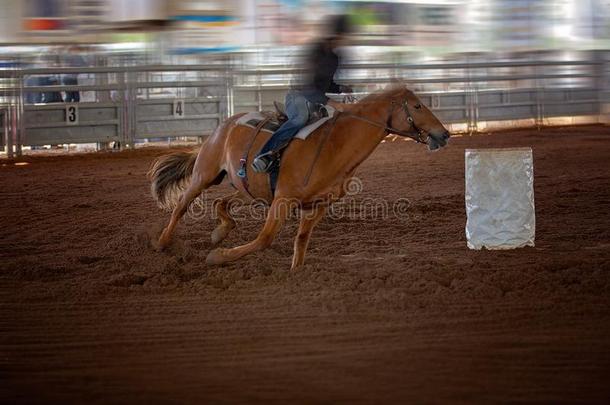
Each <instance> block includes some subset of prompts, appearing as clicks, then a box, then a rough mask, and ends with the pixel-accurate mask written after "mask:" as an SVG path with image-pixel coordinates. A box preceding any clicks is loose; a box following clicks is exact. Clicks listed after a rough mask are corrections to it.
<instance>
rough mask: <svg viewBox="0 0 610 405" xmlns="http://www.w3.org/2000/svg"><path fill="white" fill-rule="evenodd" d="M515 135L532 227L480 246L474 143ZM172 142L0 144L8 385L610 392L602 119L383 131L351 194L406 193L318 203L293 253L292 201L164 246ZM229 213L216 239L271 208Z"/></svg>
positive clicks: (205, 223)
mask: <svg viewBox="0 0 610 405" xmlns="http://www.w3.org/2000/svg"><path fill="white" fill-rule="evenodd" d="M513 146H531V147H532V148H533V150H534V162H535V193H536V194H535V198H536V216H537V235H536V236H537V238H536V247H535V248H524V249H518V250H513V251H471V250H469V249H467V247H466V241H465V235H464V226H465V222H466V214H465V209H464V149H465V148H482V147H513ZM163 153H167V150H161V149H144V150H138V151H132V152H121V153H100V154H88V155H76V156H52V157H29V158H24V159H23V161H25V162H28V163H29V164H27V165H19V166H16V165H14V164H13V163H14V162H9V161H6V160H4V161H0V164H1V166H0V191H1V193H2V194H1V195H2V198H1V200H0V201H1V203H0V224H1V228H0V257H1V259H0V287H1V289H0V294H1V296H0V302H1V306H0V331H1V333H0V402H3V403H42V402H53V403H85V402H88V403H98V402H105V403H126V402H136V401H141V402H149V403H185V402H189V403H203V402H214V403H233V402H259V403H276V402H288V401H290V402H304V403H312V402H323V403H334V402H343V403H372V402H377V403H396V402H401V403H443V404H445V403H500V402H502V403H506V402H526V403H532V402H538V403H549V404H558V403H608V402H610V338H609V336H610V128H608V127H602V126H588V127H566V128H554V129H545V130H542V131H536V130H528V131H525V130H521V131H512V132H502V133H496V134H493V135H476V136H470V137H459V138H454V139H452V142H451V144H450V146H449V147H448V148H446V149H444V150H442V151H440V152H438V153H428V152H427V151H426V150H425V149H424V148H423V147H422V146H420V145H416V144H414V143H413V142H404V141H397V142H385V143H383V144H381V145H380V147H379V148H378V149H377V150H376V152H375V153H374V154H373V155H372V156H371V157H370V158H369V159H368V160H367V161H366V162H365V163H364V164H363V165H362V166H361V168H360V169H359V170H358V176H359V177H360V179H361V180H362V185H363V190H362V192H361V193H359V194H357V195H355V196H353V198H354V199H355V200H356V201H357V202H358V201H363V200H364V199H377V200H376V201H378V200H382V201H386V202H388V203H389V204H393V203H395V202H396V201H399V199H403V198H406V199H408V200H409V201H410V205H409V206H408V209H407V210H406V211H405V212H403V215H402V216H400V217H398V218H397V217H395V216H392V215H390V216H381V217H379V216H375V215H372V214H368V213H367V212H366V210H364V209H362V208H358V204H356V205H355V206H347V208H345V210H344V215H343V216H336V217H327V218H325V219H324V220H323V221H322V222H321V223H320V225H319V226H318V227H317V228H316V230H315V231H314V235H313V239H312V243H311V245H310V249H309V255H308V257H307V259H306V265H305V266H304V267H303V268H301V269H300V270H298V271H295V272H292V271H290V270H289V268H290V262H291V254H292V238H293V236H294V234H295V232H296V226H297V223H296V221H295V220H292V221H290V222H289V223H288V225H287V226H286V227H285V228H284V230H283V231H282V232H281V234H280V237H279V238H278V239H277V240H276V242H275V243H274V244H273V246H272V247H271V248H270V249H268V250H267V251H264V252H260V253H257V254H254V255H252V256H249V257H246V258H244V259H242V260H240V261H237V262H235V263H233V264H230V265H226V266H224V267H209V266H206V264H205V256H206V255H207V253H208V252H209V250H210V249H211V248H212V246H211V242H210V240H209V236H210V232H211V230H212V229H213V227H214V224H215V221H214V219H213V218H212V217H211V216H210V215H197V214H196V213H191V214H190V215H189V217H188V218H187V219H186V220H185V221H184V222H183V224H182V225H181V226H180V229H179V232H178V234H177V238H176V242H175V243H174V245H173V246H172V247H171V248H170V249H169V251H167V252H163V253H159V252H156V251H155V250H153V249H152V247H151V237H153V236H155V235H157V233H158V232H159V230H160V227H161V226H162V224H163V223H164V222H165V221H166V220H167V219H168V214H167V213H165V212H162V211H160V210H159V209H158V208H156V206H155V205H154V203H153V201H152V199H151V197H150V195H149V188H148V187H149V184H148V181H147V179H146V176H145V173H146V171H147V169H148V167H149V165H150V163H151V162H152V160H153V159H154V157H155V156H158V155H160V154H163ZM228 190H229V186H228V185H225V184H223V185H221V186H219V187H217V188H216V189H214V190H213V191H210V192H209V193H208V194H207V195H206V201H211V200H212V199H213V198H215V197H219V196H221V195H223V194H225V193H226V192H227V191H228ZM238 222H239V227H238V229H236V230H235V231H234V233H232V234H231V235H230V236H229V238H228V239H227V240H226V241H224V242H223V243H222V246H226V247H229V246H234V245H237V244H241V243H244V242H246V241H249V240H250V239H252V238H253V237H254V236H255V235H256V233H257V231H258V230H259V228H260V227H261V224H262V219H254V220H246V219H245V218H242V219H239V221H238Z"/></svg>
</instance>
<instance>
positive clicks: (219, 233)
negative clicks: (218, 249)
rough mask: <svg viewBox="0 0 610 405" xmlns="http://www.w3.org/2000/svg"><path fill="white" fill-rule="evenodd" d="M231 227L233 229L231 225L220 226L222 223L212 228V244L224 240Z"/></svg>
mask: <svg viewBox="0 0 610 405" xmlns="http://www.w3.org/2000/svg"><path fill="white" fill-rule="evenodd" d="M232 229H233V227H227V226H222V225H221V226H218V227H216V229H214V231H212V244H213V245H217V244H219V243H220V242H222V241H223V240H224V238H226V237H227V235H228V234H229V232H231V230H232Z"/></svg>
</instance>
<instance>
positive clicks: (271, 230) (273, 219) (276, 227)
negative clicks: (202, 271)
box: [206, 199, 289, 265]
mask: <svg viewBox="0 0 610 405" xmlns="http://www.w3.org/2000/svg"><path fill="white" fill-rule="evenodd" d="M288 210H289V204H286V202H285V201H283V200H282V199H275V200H273V202H272V203H271V207H269V213H268V214H267V220H266V221H265V226H263V229H262V231H261V232H260V233H259V234H258V236H257V237H256V239H254V240H253V241H252V242H250V243H246V244H245V245H242V246H238V247H235V248H232V249H222V248H219V249H214V250H212V251H211V252H210V253H209V254H208V257H207V258H206V263H207V264H212V265H214V264H222V263H226V262H230V261H233V260H237V259H239V258H240V257H243V256H245V255H247V254H249V253H252V252H256V251H258V250H263V249H266V248H267V247H269V245H271V243H272V242H273V240H274V239H275V236H276V235H277V234H278V232H279V231H280V229H281V228H282V225H283V224H284V221H285V220H286V217H287V216H288Z"/></svg>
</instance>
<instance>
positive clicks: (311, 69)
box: [301, 41, 340, 104]
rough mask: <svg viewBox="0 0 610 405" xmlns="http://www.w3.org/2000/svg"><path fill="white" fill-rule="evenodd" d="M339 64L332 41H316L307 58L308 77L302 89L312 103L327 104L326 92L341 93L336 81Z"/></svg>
mask: <svg viewBox="0 0 610 405" xmlns="http://www.w3.org/2000/svg"><path fill="white" fill-rule="evenodd" d="M338 66H339V57H338V56H337V54H336V53H334V52H333V50H332V49H331V45H330V43H329V42H328V41H324V42H318V43H316V44H315V45H314V46H313V48H312V50H311V52H310V53H309V55H308V58H307V63H306V67H307V71H308V78H307V79H306V82H305V87H304V88H303V90H302V91H301V93H302V94H303V96H304V97H305V98H306V99H307V100H308V101H310V102H312V103H315V104H326V103H327V102H328V97H326V93H339V92H340V88H339V85H338V84H337V83H335V81H334V76H335V72H336V71H337V67H338Z"/></svg>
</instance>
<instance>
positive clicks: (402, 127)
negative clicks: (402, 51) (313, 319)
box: [149, 86, 449, 268]
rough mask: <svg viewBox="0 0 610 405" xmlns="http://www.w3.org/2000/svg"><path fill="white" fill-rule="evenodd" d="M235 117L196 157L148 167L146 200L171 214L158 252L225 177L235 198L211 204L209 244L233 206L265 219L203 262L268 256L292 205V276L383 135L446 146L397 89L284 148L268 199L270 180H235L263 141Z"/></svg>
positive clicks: (184, 155)
mask: <svg viewBox="0 0 610 405" xmlns="http://www.w3.org/2000/svg"><path fill="white" fill-rule="evenodd" d="M240 116H241V115H240V114H238V115H235V116H232V117H230V118H228V119H227V120H226V121H225V122H224V123H223V124H222V125H220V126H219V127H218V128H217V129H216V131H215V132H214V134H213V135H212V136H210V137H209V138H208V139H207V140H206V142H205V143H204V144H203V145H202V146H201V149H200V150H199V152H198V153H197V152H191V153H189V152H176V153H172V154H169V155H166V156H162V157H160V158H159V159H157V161H156V162H155V163H154V164H153V166H152V168H151V170H150V172H149V176H150V177H151V179H152V186H151V189H152V194H153V197H154V198H155V200H156V201H157V203H158V204H159V206H161V207H162V208H166V209H171V208H173V212H172V215H171V219H170V221H169V224H168V225H167V227H166V228H165V229H164V230H163V232H162V233H161V236H160V237H159V241H158V244H159V248H161V249H163V248H165V247H166V246H167V245H168V244H169V243H170V240H171V237H172V235H173V233H174V230H175V228H176V225H177V223H178V221H179V220H180V218H182V216H183V215H184V213H185V212H186V210H187V208H188V206H189V205H190V204H191V202H192V201H193V200H194V199H195V198H196V197H197V196H198V195H200V193H201V192H202V191H203V190H204V189H206V188H208V187H210V186H212V185H216V184H219V183H220V182H221V181H222V180H223V178H224V177H225V176H226V175H228V177H229V180H230V182H231V184H232V185H233V186H234V187H235V188H236V189H237V191H236V192H235V193H233V194H231V195H229V196H226V197H224V198H222V199H221V200H220V201H219V202H218V203H217V204H216V213H217V215H218V218H219V220H220V223H219V225H218V226H217V227H216V229H214V231H213V232H212V242H213V243H214V244H217V243H219V242H220V241H222V240H223V239H224V238H225V237H226V236H227V235H228V234H229V232H230V231H231V230H232V229H233V228H234V227H235V221H234V219H233V218H232V217H231V216H230V214H229V212H228V210H227V206H228V205H229V204H230V203H231V201H232V200H234V199H236V198H241V197H245V198H246V199H250V198H252V197H254V198H257V199H258V198H262V199H264V200H266V201H267V202H268V203H269V204H270V206H269V212H268V215H267V219H266V222H265V225H264V226H263V229H262V230H261V231H260V233H259V234H258V236H257V237H256V239H254V240H253V241H251V242H249V243H246V244H244V245H242V246H238V247H234V248H231V249H221V248H218V249H214V250H212V251H211V252H210V253H209V254H208V256H207V259H206V262H207V263H208V264H221V263H225V262H229V261H233V260H237V259H239V258H240V257H243V256H245V255H247V254H249V253H252V252H255V251H258V250H262V249H265V248H267V247H268V246H269V245H270V244H271V243H272V242H273V240H274V238H275V236H276V235H277V234H278V232H279V230H280V228H281V227H282V225H283V223H284V221H285V219H286V217H287V216H288V215H289V211H290V207H291V206H292V205H290V204H286V201H292V202H294V201H297V202H298V203H299V207H300V209H301V215H300V225H299V230H298V234H297V236H296V238H295V240H294V255H293V258H292V268H296V267H298V266H300V265H302V264H303V262H304V259H305V251H306V249H307V245H308V243H309V238H310V236H311V232H312V230H313V228H314V227H315V226H316V224H317V223H318V221H320V219H321V218H322V217H323V216H324V214H325V212H326V210H327V208H328V206H329V204H331V203H332V202H333V201H335V200H337V199H338V198H341V197H342V196H343V195H344V193H345V190H344V187H343V185H344V184H345V183H346V181H348V180H349V179H350V178H351V177H352V175H353V173H354V171H355V170H356V168H357V167H358V166H359V165H360V164H361V163H362V162H363V161H364V160H365V159H366V158H367V157H368V156H369V155H370V154H371V153H372V152H373V150H375V148H376V147H377V145H379V143H380V142H381V141H382V140H383V138H384V137H385V136H386V135H388V134H389V133H392V134H396V135H399V136H405V137H409V138H412V139H414V140H416V141H417V142H421V143H426V144H428V148H429V149H431V150H434V149H438V148H440V147H442V146H445V145H446V143H447V141H448V139H449V132H448V131H447V130H446V129H445V127H444V126H443V124H441V122H440V121H439V120H438V119H437V118H436V117H435V116H434V114H432V112H431V111H430V110H429V109H428V108H427V107H426V106H425V105H423V104H422V103H421V102H420V100H419V99H418V98H417V96H416V95H415V94H413V92H411V91H410V90H408V89H407V88H405V87H404V86H400V87H397V88H392V89H390V90H386V91H383V92H380V93H376V94H372V95H369V96H367V97H365V98H363V99H362V100H361V101H359V102H358V103H356V104H353V105H350V106H349V107H347V108H346V110H345V111H343V112H336V113H335V116H334V117H333V118H332V119H331V120H329V121H328V122H326V123H325V124H324V125H322V126H321V127H320V128H319V129H317V130H316V131H315V132H313V133H312V134H311V135H310V136H309V137H308V138H307V139H306V140H299V139H295V140H293V141H292V142H291V143H290V145H289V146H288V147H287V149H286V150H285V151H284V154H283V156H282V161H281V170H280V173H279V177H278V179H277V186H276V189H275V193H274V194H273V195H272V193H271V189H270V186H269V175H267V174H265V173H255V172H254V171H253V170H247V173H248V175H247V182H245V181H244V180H243V179H242V178H240V177H238V176H237V172H238V170H239V168H240V159H242V158H243V157H244V154H245V153H248V157H247V163H246V164H247V167H248V169H249V166H250V163H251V161H252V158H253V157H254V156H255V154H256V153H257V152H258V150H260V148H261V147H262V145H263V144H264V142H266V141H267V139H268V138H269V136H270V135H269V134H268V133H266V132H264V133H263V132H261V133H260V134H259V136H257V137H256V138H254V139H255V141H254V143H252V139H253V132H254V130H253V129H252V128H250V127H246V126H243V125H238V124H237V123H236V121H237V120H238V118H239V117H240ZM263 135H264V136H263ZM249 146H250V147H249ZM248 148H249V150H248Z"/></svg>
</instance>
